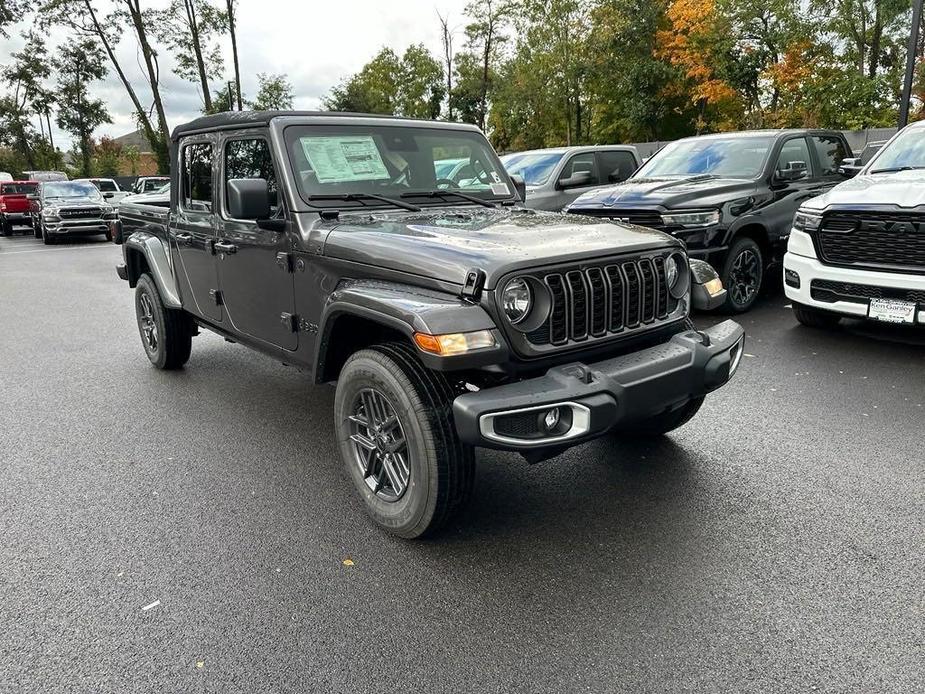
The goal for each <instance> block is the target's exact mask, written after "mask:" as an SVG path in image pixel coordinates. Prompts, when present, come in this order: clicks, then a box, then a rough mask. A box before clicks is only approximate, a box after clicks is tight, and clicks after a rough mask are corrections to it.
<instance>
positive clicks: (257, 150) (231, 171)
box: [224, 138, 279, 212]
mask: <svg viewBox="0 0 925 694" xmlns="http://www.w3.org/2000/svg"><path fill="white" fill-rule="evenodd" d="M235 178H262V179H264V180H265V181H266V182H267V189H268V190H269V192H270V211H271V212H276V210H277V209H278V208H279V186H278V184H277V182H276V170H275V169H274V168H273V156H272V155H271V154H270V145H269V144H268V143H267V141H266V140H264V139H262V138H254V139H250V140H232V141H231V142H229V143H228V144H227V145H225V180H224V188H225V191H226V193H225V195H226V197H225V204H226V205H227V204H228V197H227V190H228V181H230V180H232V179H235Z"/></svg>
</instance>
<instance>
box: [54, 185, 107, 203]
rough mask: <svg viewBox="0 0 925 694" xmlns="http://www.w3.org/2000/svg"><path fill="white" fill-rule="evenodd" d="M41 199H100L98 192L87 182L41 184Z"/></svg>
mask: <svg viewBox="0 0 925 694" xmlns="http://www.w3.org/2000/svg"><path fill="white" fill-rule="evenodd" d="M42 197H44V198H45V199H46V200H50V199H68V198H90V199H91V200H99V199H100V197H101V196H100V191H99V190H98V189H97V187H96V186H95V185H93V184H92V183H90V182H89V181H61V182H54V183H44V184H42Z"/></svg>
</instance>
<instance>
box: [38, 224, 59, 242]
mask: <svg viewBox="0 0 925 694" xmlns="http://www.w3.org/2000/svg"><path fill="white" fill-rule="evenodd" d="M40 228H41V231H42V243H44V244H45V245H46V246H50V245H52V244H53V243H55V242H56V241H57V239H55V238H53V237H52V236H51V234H49V233H48V230H47V229H46V228H45V223H44V222H43V223H42V224H41V227H40Z"/></svg>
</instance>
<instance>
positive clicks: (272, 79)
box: [248, 73, 293, 111]
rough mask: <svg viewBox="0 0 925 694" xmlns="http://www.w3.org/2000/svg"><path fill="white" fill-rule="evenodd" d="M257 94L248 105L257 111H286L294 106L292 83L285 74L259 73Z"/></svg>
mask: <svg viewBox="0 0 925 694" xmlns="http://www.w3.org/2000/svg"><path fill="white" fill-rule="evenodd" d="M257 83H258V86H257V96H255V97H254V100H253V101H250V102H248V106H249V107H250V108H252V109H254V110H255V111H286V110H288V109H291V108H292V101H293V96H292V85H291V84H290V83H289V80H288V79H286V76H285V75H266V74H264V73H259V74H258V75H257Z"/></svg>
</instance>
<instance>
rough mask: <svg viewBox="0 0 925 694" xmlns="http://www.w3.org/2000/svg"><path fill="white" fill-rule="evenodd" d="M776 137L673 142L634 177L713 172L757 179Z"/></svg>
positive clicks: (717, 174)
mask: <svg viewBox="0 0 925 694" xmlns="http://www.w3.org/2000/svg"><path fill="white" fill-rule="evenodd" d="M773 141H774V138H773V137H768V136H756V137H728V138H726V137H697V138H691V139H687V140H678V141H677V142H671V143H669V144H667V145H665V147H664V148H663V149H661V150H660V151H659V152H657V153H656V154H654V155H653V156H652V158H651V159H649V161H647V162H646V163H645V164H643V165H642V168H640V169H639V171H637V172H636V174H635V175H634V176H633V178H652V177H656V176H690V175H695V174H712V175H714V176H724V177H728V178H757V177H758V174H760V173H761V171H762V169H763V168H764V161H765V159H766V158H767V155H768V151H769V150H770V149H771V143H772V142H773Z"/></svg>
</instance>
